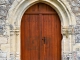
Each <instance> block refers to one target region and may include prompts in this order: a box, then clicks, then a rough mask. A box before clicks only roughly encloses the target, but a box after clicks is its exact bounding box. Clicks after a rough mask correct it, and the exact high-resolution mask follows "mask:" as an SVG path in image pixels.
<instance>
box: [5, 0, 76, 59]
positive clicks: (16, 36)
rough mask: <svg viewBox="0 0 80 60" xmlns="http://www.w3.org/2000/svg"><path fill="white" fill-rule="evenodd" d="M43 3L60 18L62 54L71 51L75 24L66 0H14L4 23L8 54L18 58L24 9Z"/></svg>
mask: <svg viewBox="0 0 80 60" xmlns="http://www.w3.org/2000/svg"><path fill="white" fill-rule="evenodd" d="M39 2H42V3H45V4H48V5H49V6H51V7H52V8H53V9H55V10H56V12H57V13H58V15H59V17H60V20H61V33H62V35H63V39H62V56H63V54H64V53H66V54H68V53H71V52H72V51H73V47H72V44H73V41H74V34H73V33H74V29H73V28H74V26H75V25H76V20H75V16H74V14H73V13H72V11H71V8H70V6H69V4H68V2H67V1H66V0H15V1H14V3H13V4H12V6H11V8H10V10H9V12H8V16H7V20H6V23H7V24H8V26H7V28H8V30H7V32H8V34H9V37H10V38H9V42H10V55H12V56H15V59H18V60H20V50H21V48H20V45H21V37H20V26H21V20H22V16H23V14H24V13H25V11H26V10H27V9H28V8H29V7H30V6H32V5H34V4H36V3H39Z"/></svg>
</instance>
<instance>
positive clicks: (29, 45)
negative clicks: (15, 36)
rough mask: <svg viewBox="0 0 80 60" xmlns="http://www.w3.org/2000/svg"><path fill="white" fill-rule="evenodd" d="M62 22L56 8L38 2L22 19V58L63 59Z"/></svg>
mask: <svg viewBox="0 0 80 60" xmlns="http://www.w3.org/2000/svg"><path fill="white" fill-rule="evenodd" d="M61 40H62V35H61V22H60V19H59V17H58V15H57V13H56V11H55V10H54V9H52V8H51V7H50V6H48V5H46V4H43V3H38V4H35V5H33V6H31V7H30V8H29V9H28V10H27V11H26V12H25V13H24V15H23V18H22V21H21V60H61Z"/></svg>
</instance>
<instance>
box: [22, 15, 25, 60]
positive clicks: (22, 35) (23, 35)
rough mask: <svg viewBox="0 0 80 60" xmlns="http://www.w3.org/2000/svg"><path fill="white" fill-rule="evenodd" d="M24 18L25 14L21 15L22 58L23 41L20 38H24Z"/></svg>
mask: <svg viewBox="0 0 80 60" xmlns="http://www.w3.org/2000/svg"><path fill="white" fill-rule="evenodd" d="M24 18H25V16H23V17H22V21H21V59H24V55H23V54H24V52H23V51H24V42H23V41H22V40H24Z"/></svg>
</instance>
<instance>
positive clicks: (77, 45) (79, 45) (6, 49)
mask: <svg viewBox="0 0 80 60" xmlns="http://www.w3.org/2000/svg"><path fill="white" fill-rule="evenodd" d="M13 1H14V0H0V60H15V57H16V56H15V55H13V53H12V52H10V41H8V40H9V36H8V34H7V32H6V29H7V28H6V26H7V24H6V20H7V16H8V11H9V9H10V8H11V5H12V3H13ZM67 1H68V3H69V4H70V7H71V9H72V11H73V13H74V14H75V16H76V23H77V24H76V26H75V27H74V30H75V34H74V35H75V41H74V43H73V51H72V53H69V54H67V55H66V53H64V57H63V59H64V60H69V59H72V60H80V0H67ZM9 27H10V29H12V26H11V25H9ZM16 60H17V59H16Z"/></svg>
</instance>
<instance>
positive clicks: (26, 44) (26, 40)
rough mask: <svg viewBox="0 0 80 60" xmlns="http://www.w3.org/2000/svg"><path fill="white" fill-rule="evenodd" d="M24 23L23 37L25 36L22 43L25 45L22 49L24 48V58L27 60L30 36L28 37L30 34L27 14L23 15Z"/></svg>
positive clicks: (28, 58) (28, 57)
mask: <svg viewBox="0 0 80 60" xmlns="http://www.w3.org/2000/svg"><path fill="white" fill-rule="evenodd" d="M24 24H25V28H24V29H25V30H24V32H25V34H24V37H25V41H24V44H25V46H24V49H25V53H24V55H25V56H24V58H25V59H26V58H27V60H30V50H29V49H30V38H29V36H30V33H29V32H30V27H29V25H30V16H29V15H25V21H24Z"/></svg>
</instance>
